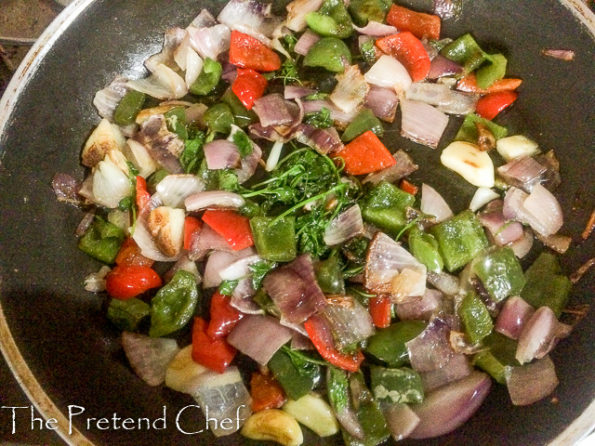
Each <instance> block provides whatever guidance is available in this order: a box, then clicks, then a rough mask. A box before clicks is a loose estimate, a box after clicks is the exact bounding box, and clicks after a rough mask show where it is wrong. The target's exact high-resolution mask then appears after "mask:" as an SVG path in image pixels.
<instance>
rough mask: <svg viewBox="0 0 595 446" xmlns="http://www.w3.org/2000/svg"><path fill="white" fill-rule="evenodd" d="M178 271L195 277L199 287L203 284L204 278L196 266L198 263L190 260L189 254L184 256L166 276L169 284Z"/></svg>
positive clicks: (165, 278)
mask: <svg viewBox="0 0 595 446" xmlns="http://www.w3.org/2000/svg"><path fill="white" fill-rule="evenodd" d="M178 271H186V272H188V273H190V274H192V275H193V276H194V279H195V280H196V284H197V285H199V284H200V283H201V282H202V276H201V275H200V272H199V271H198V267H197V266H196V262H194V261H192V260H190V259H189V258H188V255H187V254H184V255H183V256H182V257H180V258H179V259H178V261H177V262H176V263H174V266H172V267H171V268H170V269H169V270H168V271H167V272H166V273H165V276H164V280H165V281H167V282H169V281H170V280H171V278H172V277H173V276H174V274H176V272H178Z"/></svg>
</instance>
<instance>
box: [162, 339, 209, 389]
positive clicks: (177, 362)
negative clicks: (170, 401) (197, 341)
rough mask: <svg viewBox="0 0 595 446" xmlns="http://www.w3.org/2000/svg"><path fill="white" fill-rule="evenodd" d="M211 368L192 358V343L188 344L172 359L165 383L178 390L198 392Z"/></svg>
mask: <svg viewBox="0 0 595 446" xmlns="http://www.w3.org/2000/svg"><path fill="white" fill-rule="evenodd" d="M208 370H209V369H207V368H206V367H203V366H202V365H200V364H199V363H197V362H196V361H194V359H192V344H190V345H187V346H186V347H184V348H183V349H182V350H180V351H179V352H178V354H177V355H176V356H175V357H174V358H173V359H172V361H171V362H170V363H169V365H168V366H167V370H166V371H165V385H166V386H167V387H169V388H170V389H173V390H175V391H177V392H183V393H187V394H189V395H194V394H196V392H197V390H198V388H199V387H200V385H201V383H202V381H203V379H202V375H203V374H205V373H207V372H208Z"/></svg>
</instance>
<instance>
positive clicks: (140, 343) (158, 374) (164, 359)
mask: <svg viewBox="0 0 595 446" xmlns="http://www.w3.org/2000/svg"><path fill="white" fill-rule="evenodd" d="M122 347H123V348H124V353H126V357H127V358H128V361H129V362H130V366H131V367H132V369H133V370H134V371H135V372H136V374H137V375H138V376H139V377H140V378H141V379H142V380H143V381H145V382H146V383H147V384H149V385H150V386H158V385H159V384H161V383H162V382H163V381H164V380H165V372H166V370H167V366H168V364H169V363H170V361H171V360H172V359H173V357H174V356H176V354H177V353H178V352H179V351H180V349H179V348H178V343H177V342H176V340H175V339H169V338H151V337H149V336H145V335H141V334H138V333H130V332H128V331H125V332H123V333H122Z"/></svg>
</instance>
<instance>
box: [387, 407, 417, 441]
mask: <svg viewBox="0 0 595 446" xmlns="http://www.w3.org/2000/svg"><path fill="white" fill-rule="evenodd" d="M382 413H383V414H384V417H385V418H386V424H387V426H388V429H389V430H390V433H391V435H392V436H393V438H394V439H395V441H401V440H403V439H405V438H407V437H408V436H409V435H411V432H413V431H414V430H415V428H416V427H417V425H418V424H419V421H420V420H419V417H418V416H417V414H416V413H415V412H414V411H413V410H411V408H410V407H409V406H408V405H407V404H398V403H397V404H391V405H389V406H387V407H384V408H383V409H382Z"/></svg>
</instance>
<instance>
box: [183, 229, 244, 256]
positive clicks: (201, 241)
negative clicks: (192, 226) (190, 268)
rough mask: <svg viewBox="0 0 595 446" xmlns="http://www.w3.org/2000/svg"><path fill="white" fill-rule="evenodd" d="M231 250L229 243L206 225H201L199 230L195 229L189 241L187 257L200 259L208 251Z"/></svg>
mask: <svg viewBox="0 0 595 446" xmlns="http://www.w3.org/2000/svg"><path fill="white" fill-rule="evenodd" d="M212 250H214V251H227V252H232V251H233V250H232V249H231V246H229V243H227V241H226V240H225V239H224V238H223V237H221V236H220V235H219V234H217V233H216V232H215V231H213V230H212V229H211V228H210V227H209V226H208V225H203V226H202V228H201V229H200V231H196V232H195V233H194V235H193V237H192V241H191V242H190V250H189V252H188V257H189V258H190V260H194V261H196V260H202V259H203V257H204V256H205V254H206V253H207V252H209V251H212Z"/></svg>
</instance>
